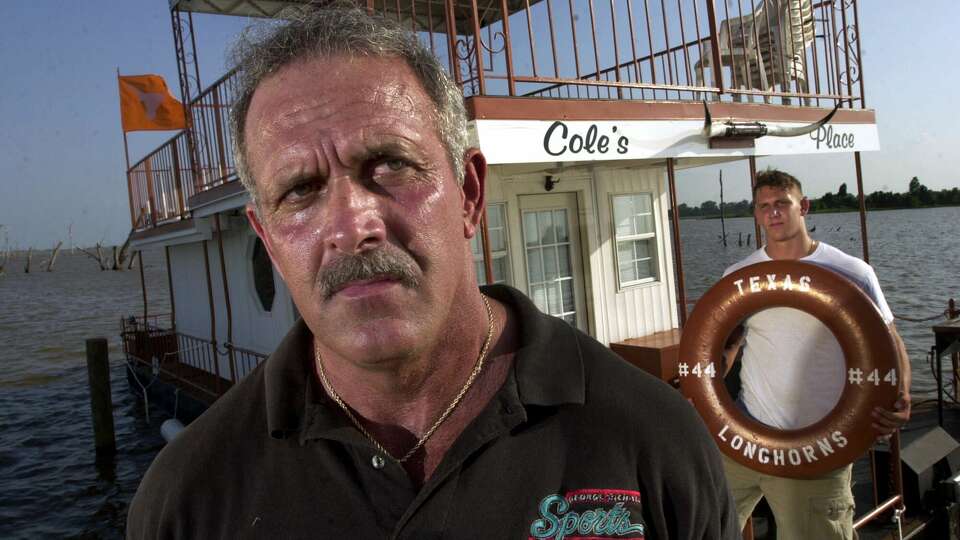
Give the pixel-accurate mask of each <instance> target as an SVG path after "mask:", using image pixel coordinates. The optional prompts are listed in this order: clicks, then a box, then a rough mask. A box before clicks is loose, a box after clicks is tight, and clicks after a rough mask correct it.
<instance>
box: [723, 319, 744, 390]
mask: <svg viewBox="0 0 960 540" xmlns="http://www.w3.org/2000/svg"><path fill="white" fill-rule="evenodd" d="M745 334H746V332H745V331H744V328H743V325H742V324H741V325H738V326H737V327H736V328H734V329H733V332H732V333H731V334H730V337H728V338H727V342H726V344H724V346H723V376H724V377H726V376H727V375H728V374H729V373H730V370H731V369H732V368H733V364H734V362H736V361H737V355H739V354H740V349H741V348H742V347H743V341H744V336H745Z"/></svg>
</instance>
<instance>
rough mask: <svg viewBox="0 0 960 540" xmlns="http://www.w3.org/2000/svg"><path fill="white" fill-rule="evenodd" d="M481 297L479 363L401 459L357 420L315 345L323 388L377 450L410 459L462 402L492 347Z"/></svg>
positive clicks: (489, 317)
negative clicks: (482, 317) (484, 330)
mask: <svg viewBox="0 0 960 540" xmlns="http://www.w3.org/2000/svg"><path fill="white" fill-rule="evenodd" d="M480 298H482V299H483V305H484V307H486V308H487V337H486V338H484V340H483V347H481V348H480V355H479V357H477V363H476V365H475V366H474V367H473V371H471V372H470V376H469V377H467V382H465V383H463V386H462V387H461V388H460V391H459V392H458V393H457V396H456V397H454V398H453V401H451V402H450V404H449V405H447V408H446V410H444V411H443V412H442V413H441V414H440V417H439V418H437V421H436V422H434V423H433V425H432V426H430V429H428V430H427V431H426V432H425V433H424V434H423V435H422V436H421V437H420V440H418V441H417V444H415V445H414V446H413V448H411V449H410V450H408V451H407V453H406V454H404V455H403V457H401V458H400V459H397V458H395V457H393V455H392V454H390V452H387V449H386V448H384V447H383V445H381V444H380V443H379V442H378V441H377V440H376V439H375V438H373V435H371V434H370V432H369V431H367V430H366V428H364V427H363V425H362V424H361V423H360V421H359V420H357V417H356V416H354V415H353V413H352V412H350V408H349V407H347V404H346V403H344V402H343V399H342V398H341V397H340V394H337V391H336V390H334V389H333V386H331V385H330V381H328V380H327V374H326V373H325V372H324V370H323V360H322V359H321V358H320V350H319V349H317V348H316V345H314V354H315V355H316V360H317V373H318V374H319V375H320V382H321V383H323V388H324V389H325V390H326V391H327V393H329V394H330V397H331V398H333V401H335V402H336V403H337V405H339V406H340V408H341V409H343V412H344V414H346V415H347V418H349V419H350V421H351V422H353V425H354V426H355V427H356V428H357V429H359V430H360V433H363V434H364V436H366V437H367V439H370V442H372V443H373V445H374V446H376V447H377V450H379V451H380V452H381V453H383V455H385V456H387V457H389V458H390V459H392V460H394V461H396V462H397V463H403V462H405V461H407V460H408V459H410V457H411V456H413V454H415V453H416V451H417V450H419V449H420V447H422V446H423V445H424V443H426V442H427V439H429V438H430V436H431V435H433V434H434V432H435V431H437V428H439V427H440V424H443V422H444V420H446V419H447V417H448V416H450V413H452V412H453V410H454V409H456V408H457V405H459V404H460V401H461V400H462V399H463V396H464V395H466V393H467V390H470V387H471V386H472V385H473V381H474V380H476V378H477V375H479V374H480V371H481V370H482V369H483V361H484V359H485V358H486V356H487V350H488V349H489V348H490V340H491V339H492V338H493V309H492V308H491V307H490V302H489V301H488V300H487V297H486V296H484V295H482V294H481V295H480Z"/></svg>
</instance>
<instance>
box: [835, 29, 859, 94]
mask: <svg viewBox="0 0 960 540" xmlns="http://www.w3.org/2000/svg"><path fill="white" fill-rule="evenodd" d="M858 40H859V33H858V32H857V27H856V26H854V25H852V24H850V25H847V26H846V27H844V28H843V29H842V30H840V31H839V32H837V38H836V45H837V52H838V53H839V54H840V55H841V56H842V57H843V58H846V60H847V62H846V64H847V65H846V69H841V70H840V84H842V85H843V84H854V83H857V82H860V56H859V55H858V54H857V41H858Z"/></svg>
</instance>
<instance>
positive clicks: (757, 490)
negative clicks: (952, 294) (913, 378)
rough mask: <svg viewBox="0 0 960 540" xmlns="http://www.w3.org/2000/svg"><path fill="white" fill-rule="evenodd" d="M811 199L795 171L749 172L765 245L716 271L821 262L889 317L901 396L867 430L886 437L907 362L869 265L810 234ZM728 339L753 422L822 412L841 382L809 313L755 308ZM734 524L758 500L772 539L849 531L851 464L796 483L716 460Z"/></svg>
mask: <svg viewBox="0 0 960 540" xmlns="http://www.w3.org/2000/svg"><path fill="white" fill-rule="evenodd" d="M809 211H810V201H809V200H808V199H807V198H806V197H804V196H803V192H802V188H801V185H800V182H799V181H798V180H797V179H796V178H794V177H793V176H791V175H789V174H787V173H784V172H782V171H778V170H772V169H768V170H766V171H763V172H761V173H760V174H758V175H757V184H756V187H755V188H754V214H755V216H756V218H757V222H758V223H759V224H760V226H761V227H763V231H764V235H765V238H766V245H765V246H764V247H763V248H761V249H759V250H757V251H755V252H753V253H752V254H750V255H749V256H748V257H746V258H745V259H743V260H742V261H740V262H738V263H736V264H734V265H732V266H730V267H729V268H727V270H726V271H725V272H724V275H726V274H729V273H730V272H733V271H735V270H737V269H739V268H742V267H744V266H747V265H750V264H754V263H758V262H763V261H769V260H800V261H804V262H810V263H813V264H818V265H821V266H824V267H827V268H829V269H831V270H833V271H835V272H838V273H840V274H842V275H844V276H846V277H847V278H848V279H850V280H851V281H853V282H854V283H855V284H857V285H858V286H859V287H860V288H861V289H862V290H863V291H864V292H865V293H867V295H868V296H870V298H872V299H873V301H874V304H876V307H877V309H878V311H879V312H880V314H881V315H882V316H883V320H884V321H885V322H886V323H887V325H888V326H889V328H890V331H891V333H892V334H893V336H894V340H895V341H896V343H897V348H898V351H899V354H898V358H897V361H898V365H899V369H900V373H901V376H900V394H899V396H898V399H897V401H896V403H895V405H894V408H893V410H885V409H880V408H878V409H876V410H874V411H873V418H872V420H873V427H874V428H875V429H876V430H877V431H878V432H880V433H881V435H883V436H887V435H890V434H891V433H893V432H894V431H896V430H897V429H898V428H899V427H900V426H902V425H903V424H904V423H905V422H906V421H907V420H908V419H909V418H910V363H909V359H908V357H907V352H906V349H905V347H904V345H903V340H901V339H900V336H899V334H898V333H897V331H896V328H895V327H894V325H893V314H892V313H891V311H890V308H889V307H888V306H887V302H886V300H885V299H884V297H883V292H882V291H881V290H880V283H879V282H878V281H877V276H876V274H875V273H874V271H873V268H871V267H870V265H869V264H867V263H865V262H863V261H862V260H860V259H857V258H856V257H851V256H850V255H847V254H845V253H843V252H842V251H840V250H839V249H837V248H835V247H833V246H829V245H827V244H824V243H823V242H818V241H816V240H813V239H812V238H810V235H809V234H808V233H807V226H806V222H805V219H804V216H806V215H807V213H808V212H809ZM743 330H744V331H743V333H742V334H740V336H739V337H738V338H736V339H733V340H732V343H731V344H730V345H729V346H728V348H727V352H726V357H727V359H728V362H727V364H728V365H727V368H728V369H729V367H730V364H732V362H733V360H734V359H735V358H736V356H737V352H738V351H739V349H740V348H741V347H742V348H743V355H742V357H741V363H742V366H741V370H740V381H741V393H740V396H739V399H738V404H739V405H740V406H741V407H743V408H744V409H745V410H746V412H747V413H748V414H749V415H751V416H752V417H754V418H756V419H757V420H759V421H760V422H763V423H765V424H768V425H771V426H774V427H777V428H780V429H798V428H801V427H804V426H807V425H810V424H813V423H814V422H816V421H817V420H819V419H821V418H823V417H824V416H825V415H826V414H827V413H828V412H829V411H830V410H831V409H832V408H833V406H834V405H835V404H836V403H837V400H838V399H839V397H840V393H841V391H842V389H843V381H844V358H843V352H842V351H841V350H840V344H839V343H838V342H837V340H836V338H835V337H834V336H833V334H832V333H831V332H830V330H829V329H827V327H826V326H825V325H824V324H823V323H821V322H820V321H818V320H817V319H816V318H814V317H813V316H811V315H808V314H807V313H804V312H802V311H799V310H795V309H791V308H771V309H767V310H764V311H761V312H759V313H757V314H754V315H753V316H751V317H750V318H749V319H747V320H746V321H745V322H744V324H743ZM724 465H725V468H726V474H727V480H728V482H729V485H730V488H731V490H732V492H733V496H734V499H735V500H736V504H737V517H738V518H739V520H740V526H741V527H743V525H744V524H745V523H746V520H747V519H748V518H749V517H750V514H751V513H752V512H753V508H754V506H756V504H757V502H759V501H760V499H761V497H766V498H767V503H768V504H769V505H770V507H771V509H772V510H773V514H774V518H775V520H776V524H777V534H778V536H777V537H778V538H779V539H781V540H783V539H785V538H804V539H808V538H818V539H820V538H824V539H829V538H853V537H854V536H853V504H854V503H853V493H852V491H851V489H850V475H851V470H852V467H853V466H852V464H851V465H847V466H845V467H841V468H840V469H838V470H836V471H833V472H831V473H828V474H826V475H824V476H821V477H817V478H810V479H804V480H796V479H790V478H780V477H776V476H770V475H766V474H762V473H759V472H756V471H753V470H751V469H748V468H746V467H743V466H742V465H739V464H737V463H736V462H734V461H732V460H730V459H726V458H724Z"/></svg>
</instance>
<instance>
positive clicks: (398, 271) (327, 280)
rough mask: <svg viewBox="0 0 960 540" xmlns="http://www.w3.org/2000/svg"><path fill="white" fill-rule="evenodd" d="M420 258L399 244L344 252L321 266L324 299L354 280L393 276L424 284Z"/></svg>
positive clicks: (412, 284)
mask: <svg viewBox="0 0 960 540" xmlns="http://www.w3.org/2000/svg"><path fill="white" fill-rule="evenodd" d="M418 268H419V267H418V266H417V263H416V261H414V260H413V257H411V256H410V255H409V254H407V253H406V252H404V251H402V250H400V249H398V248H395V247H383V248H380V249H376V250H374V251H366V252H363V253H361V254H358V255H344V256H342V257H340V258H338V259H337V260H335V261H334V262H332V263H331V264H330V265H329V266H327V267H326V268H323V269H321V270H320V273H319V276H318V278H317V283H318V285H319V286H320V293H321V294H322V295H323V298H324V299H328V298H330V297H331V296H333V295H334V294H335V293H336V292H337V291H339V290H340V289H342V288H344V287H345V286H346V285H347V284H349V283H351V282H353V281H361V280H367V279H374V278H389V279H395V280H397V281H399V282H400V283H401V284H402V285H404V286H406V287H409V288H415V287H417V286H418V285H419V284H420V273H419V271H418Z"/></svg>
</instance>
